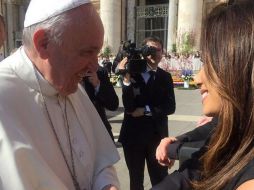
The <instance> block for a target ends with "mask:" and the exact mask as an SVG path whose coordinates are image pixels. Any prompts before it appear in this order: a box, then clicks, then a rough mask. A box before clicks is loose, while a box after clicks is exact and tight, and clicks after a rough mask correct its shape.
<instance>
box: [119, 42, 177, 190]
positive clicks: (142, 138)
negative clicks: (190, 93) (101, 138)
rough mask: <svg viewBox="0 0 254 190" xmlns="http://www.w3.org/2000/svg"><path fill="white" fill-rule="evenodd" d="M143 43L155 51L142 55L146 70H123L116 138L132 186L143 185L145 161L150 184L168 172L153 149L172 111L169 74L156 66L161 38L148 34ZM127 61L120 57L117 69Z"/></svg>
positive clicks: (139, 189)
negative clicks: (120, 120) (121, 109)
mask: <svg viewBox="0 0 254 190" xmlns="http://www.w3.org/2000/svg"><path fill="white" fill-rule="evenodd" d="M144 45H148V46H150V47H153V48H154V49H156V53H155V54H154V55H149V56H147V57H145V59H146V60H147V69H146V71H144V72H142V73H136V74H131V75H129V74H126V75H125V76H124V81H123V95H122V98H123V105H124V108H125V112H124V120H123V123H122V128H121V132H120V137H119V142H121V143H122V146H123V150H124V156H125V160H126V164H127V167H128V170H129V175H130V189H131V190H143V189H144V186H143V181H144V167H145V161H146V162H147V168H148V173H149V176H150V180H151V183H152V185H156V184H157V183H159V182H160V181H161V180H162V179H163V178H164V177H165V176H166V175H167V167H163V166H161V165H159V164H158V162H157V160H156V158H155V151H156V147H157V146H158V145H159V143H160V140H161V139H162V138H164V137H166V136H168V118H167V115H169V114H173V113H174V112H175V95H174V88H173V80H172V77H171V75H170V73H167V72H165V71H163V70H162V69H160V68H158V63H159V62H160V59H161V57H162V50H163V45H162V42H161V40H160V39H158V38H156V37H149V38H146V39H145V40H144ZM126 64H127V59H123V60H122V61H121V62H120V63H119V65H118V69H124V68H125V66H126Z"/></svg>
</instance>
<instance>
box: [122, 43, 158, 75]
mask: <svg viewBox="0 0 254 190" xmlns="http://www.w3.org/2000/svg"><path fill="white" fill-rule="evenodd" d="M123 50H124V51H125V52H126V53H127V58H128V63H127V65H126V70H127V72H128V73H130V74H136V73H142V72H145V71H146V67H147V61H146V60H145V59H144V58H145V57H147V56H149V55H151V56H155V55H156V49H155V48H154V47H151V46H147V45H144V46H142V47H140V48H136V44H135V43H131V41H126V42H124V43H123Z"/></svg>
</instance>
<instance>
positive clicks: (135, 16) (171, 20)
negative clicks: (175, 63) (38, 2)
mask: <svg viewBox="0 0 254 190" xmlns="http://www.w3.org/2000/svg"><path fill="white" fill-rule="evenodd" d="M223 1H226V0H156V1H155V0H92V2H93V3H94V5H95V7H96V9H97V11H98V12H99V13H100V16H101V19H102V21H103V25H104V29H105V36H104V47H106V46H109V47H110V48H111V50H112V53H113V54H116V53H117V51H118V48H119V45H120V42H121V41H125V40H131V41H132V42H135V43H136V44H137V46H140V44H141V42H142V40H143V39H144V38H145V37H147V36H150V35H156V36H158V37H160V38H161V39H162V40H163V42H164V45H165V50H166V51H172V48H173V47H174V46H177V45H178V46H179V48H180V45H179V44H180V42H181V38H182V36H183V34H189V35H192V37H193V39H194V42H193V43H194V44H193V46H194V47H193V48H194V49H199V43H200V30H201V25H202V20H203V18H204V17H205V15H207V13H208V12H209V11H210V10H211V9H212V8H213V7H214V6H215V5H216V4H218V3H220V2H223ZM29 2H30V0H0V12H1V14H2V15H3V16H4V19H5V25H6V35H7V40H6V42H5V45H4V48H3V52H4V54H5V56H7V55H9V54H10V52H11V51H12V50H13V49H15V48H18V47H19V46H20V45H21V44H22V41H21V36H22V29H23V21H24V15H25V11H26V9H27V6H28V4H29Z"/></svg>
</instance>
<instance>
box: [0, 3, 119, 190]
mask: <svg viewBox="0 0 254 190" xmlns="http://www.w3.org/2000/svg"><path fill="white" fill-rule="evenodd" d="M24 27H25V28H24V31H23V42H24V46H22V47H21V48H20V49H18V50H17V51H16V52H15V53H14V54H12V55H11V56H10V57H8V58H7V59H5V60H4V61H3V62H2V63H3V64H1V65H0V80H1V83H0V88H1V91H0V102H1V104H0V140H1V144H0V162H1V165H0V178H1V186H0V189H2V190H12V189H13V190H14V189H15V190H24V189H26V190H34V189H52V190H53V189H54V190H79V189H87V190H116V189H119V182H118V179H117V176H116V172H115V169H114V167H113V164H114V163H116V162H117V161H118V160H119V155H118V153H117V150H116V148H115V145H114V144H113V143H112V140H111V139H110V137H109V136H108V135H107V131H106V129H105V127H104V126H103V123H102V121H101V120H100V119H99V115H98V113H97V112H96V110H95V108H94V106H93V105H92V103H91V101H90V100H89V98H88V96H87V95H86V93H85V91H84V90H83V88H82V87H81V86H80V85H79V82H80V81H81V80H82V77H83V76H84V75H85V74H86V73H87V72H95V71H96V70H97V68H98V64H97V55H98V52H99V51H100V49H101V47H102V44H103V26H102V23H101V20H100V17H99V16H98V14H97V12H96V10H95V8H94V7H93V5H92V4H91V3H90V1H88V0H61V1H58V0H44V1H41V0H31V1H30V4H29V7H28V9H27V12H26V16H25V22H24ZM73 34H74V35H73Z"/></svg>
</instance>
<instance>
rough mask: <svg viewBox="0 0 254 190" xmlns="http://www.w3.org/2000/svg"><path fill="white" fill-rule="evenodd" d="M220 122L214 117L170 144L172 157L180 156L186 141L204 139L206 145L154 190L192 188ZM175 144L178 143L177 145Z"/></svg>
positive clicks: (183, 189)
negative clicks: (191, 181)
mask: <svg viewBox="0 0 254 190" xmlns="http://www.w3.org/2000/svg"><path fill="white" fill-rule="evenodd" d="M217 123H218V119H217V118H213V120H212V121H211V122H209V123H206V124H205V125H203V126H200V127H198V128H196V129H194V130H192V131H190V132H187V133H185V134H183V135H181V136H178V137H177V139H178V141H177V143H174V144H171V145H172V146H171V145H170V146H169V150H168V153H169V155H168V156H169V157H170V158H172V159H177V158H178V151H179V149H180V147H181V145H184V143H185V142H197V141H204V145H203V146H201V147H199V148H200V149H198V150H197V151H196V152H194V153H192V155H191V156H190V159H188V160H186V161H184V162H183V163H182V164H181V165H180V168H179V170H176V171H175V172H173V173H172V174H170V175H168V176H167V177H165V178H164V179H163V181H162V182H160V183H159V184H157V185H156V186H154V187H153V188H152V190H167V189H174V190H189V189H191V186H190V183H189V181H190V180H199V178H200V172H199V171H200V167H201V163H200V157H201V156H202V155H203V154H204V153H205V152H206V151H207V146H206V145H208V143H209V141H210V137H211V135H212V134H213V132H214V130H215V128H216V126H217ZM173 145H176V146H175V147H174V146H173Z"/></svg>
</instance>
